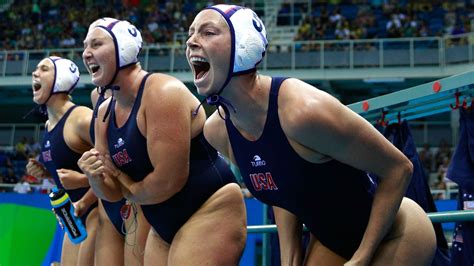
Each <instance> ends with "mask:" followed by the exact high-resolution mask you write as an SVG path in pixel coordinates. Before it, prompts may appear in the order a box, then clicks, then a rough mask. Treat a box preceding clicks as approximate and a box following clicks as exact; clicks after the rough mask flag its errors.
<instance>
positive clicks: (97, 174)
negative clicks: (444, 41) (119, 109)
mask: <svg viewBox="0 0 474 266" xmlns="http://www.w3.org/2000/svg"><path fill="white" fill-rule="evenodd" d="M109 102H110V100H108V101H105V102H104V103H103V104H102V105H101V106H100V108H99V115H98V119H96V120H95V129H96V130H95V139H96V143H95V148H93V149H91V150H89V151H86V152H84V153H83V154H82V156H81V158H80V159H79V161H78V165H79V167H80V168H81V170H82V171H83V172H84V173H85V174H86V175H87V177H88V179H89V184H90V186H91V187H92V189H93V190H94V193H95V194H96V195H97V196H98V197H99V198H102V199H105V200H108V201H112V202H114V201H118V200H120V199H122V198H123V196H122V193H121V189H120V184H119V183H118V182H116V181H115V180H114V178H112V175H111V173H110V172H107V171H105V166H104V162H103V161H102V160H101V159H100V158H101V156H103V155H104V154H108V149H107V134H106V130H107V125H108V120H106V121H105V122H102V117H103V116H104V114H105V111H106V109H107V106H108V104H109Z"/></svg>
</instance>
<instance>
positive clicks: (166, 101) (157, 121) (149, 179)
mask: <svg viewBox="0 0 474 266" xmlns="http://www.w3.org/2000/svg"><path fill="white" fill-rule="evenodd" d="M153 78H155V76H151V77H150V80H149V84H148V83H147V86H151V88H149V89H146V90H145V92H144V95H143V97H142V106H141V107H140V109H142V110H141V112H142V114H143V116H140V111H139V115H138V118H137V119H138V125H139V128H140V131H141V132H143V133H144V135H145V136H146V139H147V151H148V154H149V158H150V161H151V163H152V165H153V167H154V170H153V172H151V173H150V174H148V175H147V176H146V177H145V178H144V179H143V180H142V181H139V182H135V181H134V180H132V178H131V177H130V176H128V175H126V174H125V173H123V172H121V171H119V172H116V171H115V172H116V173H117V174H116V177H117V180H118V181H119V182H120V183H121V185H122V186H123V190H122V191H123V193H124V196H125V197H126V198H128V199H130V200H132V201H134V202H136V203H140V204H156V203H160V202H163V201H165V200H167V199H169V198H170V197H172V196H173V195H174V194H176V193H177V192H178V191H180V190H181V189H182V188H183V186H184V185H185V183H186V181H187V178H188V175H189V155H190V141H191V122H192V121H191V120H192V117H191V112H192V107H194V106H195V105H194V101H193V100H194V99H195V98H191V97H193V96H192V94H190V92H189V91H188V89H187V88H186V87H185V86H184V84H182V83H181V82H178V81H169V82H167V83H166V84H165V85H164V86H163V85H161V86H162V87H160V88H158V86H160V85H154V84H156V83H155V82H154V81H153ZM153 86H155V87H153ZM186 94H189V95H186ZM190 101H192V103H193V104H190ZM191 105H192V106H191ZM141 119H142V120H141ZM140 120H141V121H140ZM117 171H118V169H117Z"/></svg>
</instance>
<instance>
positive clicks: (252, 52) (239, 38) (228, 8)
mask: <svg viewBox="0 0 474 266" xmlns="http://www.w3.org/2000/svg"><path fill="white" fill-rule="evenodd" d="M207 8H208V9H213V10H216V11H218V12H219V13H220V14H221V15H222V16H223V17H224V18H225V20H226V21H227V25H228V26H229V29H230V34H231V41H232V46H231V47H232V51H231V59H230V60H231V65H232V66H233V68H232V72H230V71H229V72H230V73H229V75H230V76H235V75H238V74H243V73H248V72H252V71H255V70H256V68H257V65H258V64H259V63H260V62H261V61H262V58H263V57H264V56H265V51H266V49H267V46H268V41H267V31H266V30H265V25H263V23H262V21H261V20H260V18H259V17H258V16H257V14H255V12H253V11H252V10H251V9H249V8H245V7H241V6H236V5H214V6H210V7H207Z"/></svg>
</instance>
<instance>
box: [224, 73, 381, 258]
mask: <svg viewBox="0 0 474 266" xmlns="http://www.w3.org/2000/svg"><path fill="white" fill-rule="evenodd" d="M283 80H284V79H283V78H273V80H272V85H271V91H270V97H269V106H268V113H267V120H266V122H265V126H264V129H263V132H262V136H261V137H260V138H259V139H258V140H256V141H248V140H247V139H245V138H244V137H243V136H242V135H241V134H240V132H239V131H238V130H237V129H236V128H235V127H234V125H233V124H232V121H231V119H227V120H226V127H227V132H228V134H229V138H230V142H231V144H232V149H233V152H234V156H235V159H236V161H237V165H238V166H239V169H240V172H241V174H242V178H243V180H244V182H245V184H246V185H247V188H248V189H249V191H250V192H251V193H252V194H253V195H254V196H255V197H256V198H257V199H259V200H261V201H262V202H264V203H266V204H269V205H274V206H278V207H281V208H283V209H286V210H288V211H290V212H291V213H293V214H294V215H296V216H297V217H298V218H299V219H300V220H301V221H302V222H303V223H304V224H305V225H306V226H307V227H308V229H309V230H310V231H311V233H313V234H314V235H315V236H316V237H317V238H318V240H319V241H321V243H323V244H324V245H325V246H326V247H328V248H329V249H331V250H332V251H334V252H335V253H337V254H339V255H340V256H342V257H344V258H346V259H350V258H351V257H352V255H353V254H354V252H355V251H356V249H357V248H358V247H359V244H360V241H361V239H362V236H363V234H364V232H365V229H366V227H367V224H368V220H369V215H370V211H371V206H372V201H373V193H374V191H375V184H374V183H373V182H372V180H371V179H370V178H369V177H368V176H367V174H366V173H365V172H363V171H360V170H357V169H355V168H353V167H351V166H348V165H346V164H343V163H340V162H338V161H336V160H331V161H329V162H326V163H321V164H315V163H310V162H308V161H306V160H304V159H302V158H301V157H300V156H299V155H298V154H297V153H296V152H295V151H294V150H293V148H292V147H291V146H290V143H289V142H288V139H287V137H286V135H285V133H284V132H283V130H282V128H281V125H280V120H279V117H278V91H279V88H280V85H281V83H282V82H283ZM315 137H316V138H317V136H315Z"/></svg>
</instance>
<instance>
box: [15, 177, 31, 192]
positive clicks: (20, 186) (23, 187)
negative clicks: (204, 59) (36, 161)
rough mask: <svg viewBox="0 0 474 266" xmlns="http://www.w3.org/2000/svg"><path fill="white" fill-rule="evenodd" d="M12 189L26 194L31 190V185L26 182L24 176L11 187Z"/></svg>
mask: <svg viewBox="0 0 474 266" xmlns="http://www.w3.org/2000/svg"><path fill="white" fill-rule="evenodd" d="M13 191H15V192H16V193H18V194H28V193H30V192H31V186H30V183H28V182H26V180H25V179H24V178H22V179H21V180H20V181H19V182H18V183H17V184H16V185H15V187H14V188H13Z"/></svg>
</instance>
